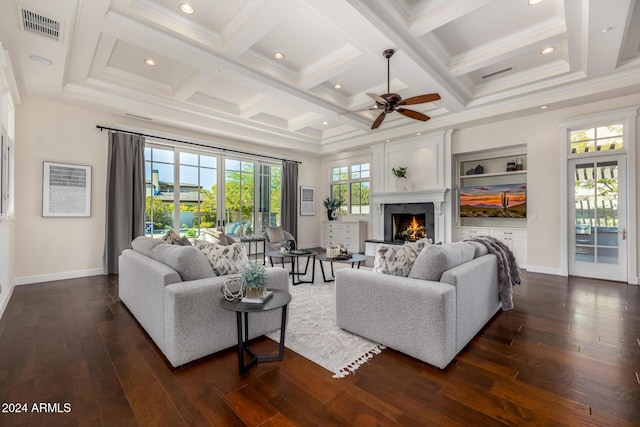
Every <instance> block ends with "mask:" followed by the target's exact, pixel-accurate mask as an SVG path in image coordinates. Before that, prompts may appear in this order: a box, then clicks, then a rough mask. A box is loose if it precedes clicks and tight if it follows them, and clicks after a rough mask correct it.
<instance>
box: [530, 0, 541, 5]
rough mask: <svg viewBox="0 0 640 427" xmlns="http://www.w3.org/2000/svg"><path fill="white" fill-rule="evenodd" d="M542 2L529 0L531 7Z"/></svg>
mask: <svg viewBox="0 0 640 427" xmlns="http://www.w3.org/2000/svg"><path fill="white" fill-rule="evenodd" d="M540 2H542V0H529V2H528V3H529V6H535V5H537V4H538V3H540Z"/></svg>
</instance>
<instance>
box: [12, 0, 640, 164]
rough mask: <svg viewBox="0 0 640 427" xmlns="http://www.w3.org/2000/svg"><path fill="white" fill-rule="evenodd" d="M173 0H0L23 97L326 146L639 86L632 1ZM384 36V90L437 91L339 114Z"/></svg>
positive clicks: (379, 82)
mask: <svg viewBox="0 0 640 427" xmlns="http://www.w3.org/2000/svg"><path fill="white" fill-rule="evenodd" d="M180 2H181V0H90V1H87V0H85V1H81V0H56V1H50V0H19V1H12V0H2V1H1V2H0V42H1V43H2V45H3V47H4V49H6V50H8V51H9V55H10V57H11V60H12V63H13V67H14V74H15V75H16V76H17V80H18V87H19V91H20V94H21V96H25V95H37V96H44V97H49V98H52V99H58V100H61V101H63V102H69V103H76V104H78V105H83V106H87V105H94V106H95V108H98V109H99V110H100V111H108V112H111V113H114V114H117V115H122V116H127V117H132V116H140V117H144V118H147V119H150V120H151V122H152V123H157V124H161V125H169V126H173V127H176V128H181V129H189V130H194V131H198V132H204V133H206V134H209V135H212V136H225V137H230V138H234V139H239V140H243V141H251V142H257V143H260V144H266V145H271V146H278V147H282V148H286V149H290V150H295V151H305V152H309V153H316V154H326V153H333V152H339V151H342V150H346V149H353V148H357V147H361V146H366V145H369V144H372V143H375V142H379V141H384V140H386V139H394V140H396V139H399V138H403V137H408V136H412V135H415V134H416V133H417V132H423V133H424V132H429V131H432V130H436V129H442V128H445V127H454V128H459V127H464V126H467V125H470V124H475V123H482V122H486V121H489V120H496V119H497V118H498V117H500V118H506V117H515V116H523V115H531V114H535V113H538V112H540V107H541V106H542V105H549V108H560V107H566V106H570V105H576V104H581V103H585V102H593V101H595V100H598V99H604V98H609V97H612V96H619V95H624V94H630V93H637V92H640V1H636V0H564V1H563V0H542V1H541V2H540V3H539V4H537V5H528V3H527V0H322V1H319V0H251V1H249V0H191V1H190V4H191V5H192V6H193V7H194V9H195V14H194V15H191V16H189V15H185V14H183V13H182V12H181V11H180V10H179V8H178V6H179V3H180ZM23 8H24V9H26V10H29V11H32V12H35V13H37V14H40V15H43V16H45V17H47V18H50V19H52V20H55V21H58V22H60V24H61V31H60V37H59V40H58V41H56V40H51V39H50V38H47V37H44V36H42V35H36V34H33V33H29V32H26V31H24V30H23V27H22V18H21V16H22V15H21V13H22V12H21V10H22V9H23ZM549 46H553V47H555V51H554V52H553V53H551V54H549V55H541V54H540V51H541V50H542V49H544V48H546V47H549ZM389 48H393V49H395V50H396V53H395V55H394V56H393V57H392V58H391V61H390V64H391V83H390V85H391V91H392V92H396V93H398V94H399V95H400V96H402V97H403V98H408V97H411V96H415V95H420V94H425V93H432V92H437V93H439V94H440V96H441V97H442V99H441V100H439V101H435V102H432V103H427V104H420V105H413V106H411V108H412V109H415V110H417V111H420V112H422V113H424V114H427V115H429V116H430V117H432V119H431V120H430V121H428V122H421V121H417V120H412V119H410V118H407V117H405V116H402V115H400V114H398V113H393V114H390V115H389V116H388V117H387V118H386V119H385V121H384V122H383V124H382V125H381V126H380V128H378V129H376V130H371V129H370V127H371V124H372V122H373V120H374V119H375V118H376V117H377V115H378V114H379V113H378V112H376V111H362V112H358V113H349V114H341V113H345V112H347V111H353V110H362V109H365V110H366V109H368V108H371V107H373V105H374V102H373V101H372V100H371V98H369V97H368V96H367V95H366V93H367V92H373V93H376V94H384V93H386V92H387V63H386V59H385V58H384V57H383V56H382V52H383V51H384V50H385V49H389ZM275 52H282V53H284V55H285V58H284V59H283V60H281V61H278V60H276V59H274V58H273V54H274V53H275ZM30 55H39V56H42V57H45V58H48V59H50V60H51V61H52V64H51V65H42V64H38V63H36V62H34V61H32V60H30V59H29V56H30ZM145 58H152V59H154V60H155V61H156V63H157V65H156V66H154V67H150V66H147V65H145V64H144V63H143V60H144V59H145ZM487 76H489V77H487ZM338 83H339V84H341V85H342V89H339V90H338V89H335V88H334V85H335V84H338ZM140 123H141V124H140V126H141V127H148V126H149V125H148V121H144V120H143V121H141V122H140ZM96 124H98V123H96ZM100 124H102V123H100ZM107 125H109V124H107Z"/></svg>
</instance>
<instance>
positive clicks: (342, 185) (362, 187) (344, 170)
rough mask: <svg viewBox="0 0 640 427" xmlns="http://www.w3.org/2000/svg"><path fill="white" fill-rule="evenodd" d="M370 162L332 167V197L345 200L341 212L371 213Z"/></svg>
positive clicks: (339, 211) (339, 210)
mask: <svg viewBox="0 0 640 427" xmlns="http://www.w3.org/2000/svg"><path fill="white" fill-rule="evenodd" d="M370 168H371V167H370V163H357V164H352V165H349V166H338V167H334V168H332V169H331V185H330V191H331V198H333V199H337V198H340V200H344V202H345V204H343V205H342V206H340V208H339V209H338V210H337V211H338V213H339V214H342V215H344V214H353V215H364V214H369V213H370V209H369V207H370V204H371V202H370V196H369V189H370V179H371V178H370V177H371V173H370Z"/></svg>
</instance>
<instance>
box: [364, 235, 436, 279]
mask: <svg viewBox="0 0 640 427" xmlns="http://www.w3.org/2000/svg"><path fill="white" fill-rule="evenodd" d="M425 244H426V242H420V243H417V242H416V243H406V244H404V245H384V244H381V245H379V246H378V250H377V252H376V258H375V260H374V262H373V271H375V272H377V273H385V274H392V275H394V276H404V277H407V276H408V275H409V272H410V271H411V267H412V266H413V263H414V262H415V260H416V258H417V256H418V254H419V253H420V251H421V250H422V248H424V246H425Z"/></svg>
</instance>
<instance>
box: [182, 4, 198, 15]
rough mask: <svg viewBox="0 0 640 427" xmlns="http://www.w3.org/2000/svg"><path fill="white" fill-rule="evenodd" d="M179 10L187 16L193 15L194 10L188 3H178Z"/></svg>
mask: <svg viewBox="0 0 640 427" xmlns="http://www.w3.org/2000/svg"><path fill="white" fill-rule="evenodd" d="M180 10H181V11H182V12H183V13H186V14H187V15H193V12H195V9H194V8H193V6H191V5H190V4H189V3H180Z"/></svg>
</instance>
